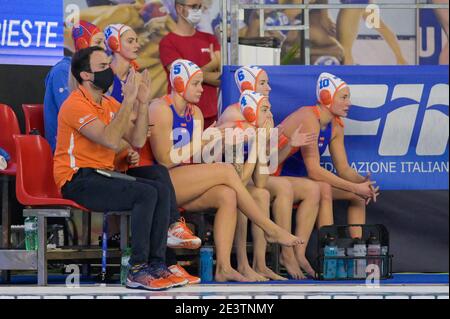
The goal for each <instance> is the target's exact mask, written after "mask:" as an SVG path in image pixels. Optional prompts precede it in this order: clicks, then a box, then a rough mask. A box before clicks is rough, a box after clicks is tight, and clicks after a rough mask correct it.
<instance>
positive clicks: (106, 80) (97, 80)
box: [91, 68, 114, 93]
mask: <svg viewBox="0 0 450 319" xmlns="http://www.w3.org/2000/svg"><path fill="white" fill-rule="evenodd" d="M92 74H94V81H91V82H92V84H94V85H95V86H96V87H98V88H99V89H102V91H103V93H106V91H108V89H109V88H110V87H111V85H112V84H113V83H114V72H113V70H112V69H111V68H107V69H106V70H103V71H100V72H92Z"/></svg>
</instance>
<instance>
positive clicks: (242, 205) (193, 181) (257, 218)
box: [170, 163, 301, 246]
mask: <svg viewBox="0 0 450 319" xmlns="http://www.w3.org/2000/svg"><path fill="white" fill-rule="evenodd" d="M170 177H171V179H172V182H173V184H174V188H175V192H176V195H177V203H178V205H180V206H183V205H184V204H185V203H186V202H189V201H191V200H192V199H195V198H197V197H199V196H201V195H202V194H203V193H205V192H206V191H207V190H209V189H210V188H212V187H214V186H217V185H226V186H228V187H230V188H231V189H233V190H234V191H235V192H236V196H237V205H238V208H239V209H240V210H241V211H242V212H243V213H244V214H245V215H246V216H247V217H248V218H249V219H250V220H251V221H252V222H254V223H255V224H256V225H258V226H259V227H261V228H262V229H263V230H264V232H265V236H266V240H267V241H268V242H271V243H279V244H281V245H285V246H296V245H298V244H300V242H301V241H300V239H299V238H297V237H295V236H293V235H292V234H290V233H289V232H287V231H286V230H284V229H282V228H281V227H279V226H278V225H276V224H275V223H273V222H272V221H271V220H270V219H269V218H267V216H265V215H264V214H262V213H261V210H260V209H259V208H258V205H256V203H255V201H254V200H253V198H252V196H251V195H250V193H249V192H248V190H247V189H246V188H245V186H244V185H243V184H242V181H241V180H240V178H239V176H238V175H237V173H236V171H235V170H234V168H233V167H232V166H231V165H229V164H222V163H220V164H205V165H189V166H180V167H177V168H174V169H171V170H170Z"/></svg>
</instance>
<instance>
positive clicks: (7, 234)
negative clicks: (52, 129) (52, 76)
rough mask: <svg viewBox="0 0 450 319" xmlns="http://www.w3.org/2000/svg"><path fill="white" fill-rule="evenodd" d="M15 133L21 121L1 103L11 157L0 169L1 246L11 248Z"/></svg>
mask: <svg viewBox="0 0 450 319" xmlns="http://www.w3.org/2000/svg"><path fill="white" fill-rule="evenodd" d="M14 134H20V128H19V122H18V121H17V117H16V114H15V113H14V111H13V109H12V108H11V107H9V106H8V105H6V104H0V147H1V148H2V149H4V150H5V151H6V152H8V154H9V155H10V157H11V160H10V161H9V162H8V166H7V167H6V169H5V170H0V181H1V184H2V186H1V187H2V194H3V196H2V216H1V218H2V240H1V241H0V242H1V246H0V247H1V248H3V249H9V248H10V245H11V212H10V208H9V182H10V181H11V180H13V179H14V176H15V175H16V168H17V166H16V146H15V145H14V139H13V136H14ZM2 277H3V279H4V280H5V281H8V277H9V275H8V273H7V272H2Z"/></svg>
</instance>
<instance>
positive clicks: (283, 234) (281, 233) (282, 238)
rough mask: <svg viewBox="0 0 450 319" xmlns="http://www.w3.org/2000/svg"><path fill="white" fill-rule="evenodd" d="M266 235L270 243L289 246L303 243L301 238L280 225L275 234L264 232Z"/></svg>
mask: <svg viewBox="0 0 450 319" xmlns="http://www.w3.org/2000/svg"><path fill="white" fill-rule="evenodd" d="M264 237H265V238H266V240H267V242H268V243H272V244H280V245H282V246H287V247H293V246H298V245H301V244H302V243H303V241H302V240H301V239H300V238H298V237H296V236H294V235H292V234H290V233H289V232H287V231H286V230H284V229H282V228H281V227H278V229H276V230H275V231H274V232H273V234H268V233H264Z"/></svg>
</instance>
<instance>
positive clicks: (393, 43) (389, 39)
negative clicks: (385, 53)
mask: <svg viewBox="0 0 450 319" xmlns="http://www.w3.org/2000/svg"><path fill="white" fill-rule="evenodd" d="M368 16H369V13H366V12H364V13H363V19H365V20H366V19H367V18H368ZM377 31H378V33H380V34H381V36H382V37H383V39H384V40H385V41H386V43H387V44H388V46H389V47H390V48H391V50H392V52H393V53H394V55H395V59H396V60H397V64H399V65H406V64H408V62H407V61H406V59H405V57H404V56H403V53H402V49H401V48H400V44H399V43H398V39H397V36H396V35H395V34H394V32H392V30H391V29H390V28H389V26H388V25H387V24H386V23H384V21H383V20H381V21H380V27H379V28H378V29H377Z"/></svg>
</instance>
